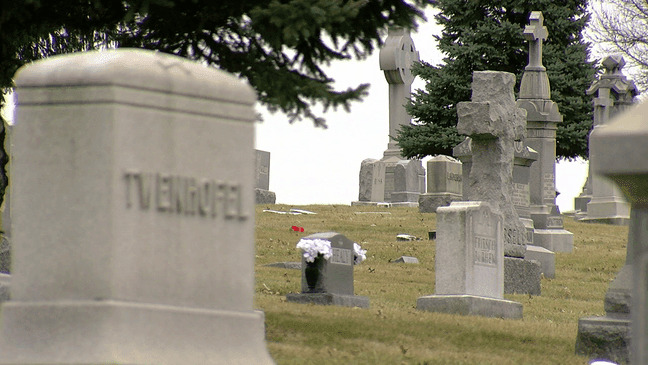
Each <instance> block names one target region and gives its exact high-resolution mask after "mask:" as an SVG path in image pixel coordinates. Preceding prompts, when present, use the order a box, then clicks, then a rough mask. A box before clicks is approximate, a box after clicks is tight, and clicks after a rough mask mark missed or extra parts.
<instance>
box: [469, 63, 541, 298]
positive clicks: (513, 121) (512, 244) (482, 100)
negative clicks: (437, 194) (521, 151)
mask: <svg viewBox="0 0 648 365" xmlns="http://www.w3.org/2000/svg"><path fill="white" fill-rule="evenodd" d="M514 84H515V77H514V76H513V75H512V74H509V73H503V72H493V71H483V72H474V73H473V84H472V88H473V94H472V100H473V101H472V102H461V103H459V104H458V105H457V114H458V116H459V123H458V124H457V130H458V131H459V133H461V134H464V135H467V136H469V137H470V149H471V151H472V160H471V161H472V163H471V164H470V165H469V168H470V173H469V175H468V183H467V184H465V185H464V189H465V190H464V194H463V197H464V200H467V201H486V202H489V203H490V204H491V206H492V207H493V209H494V210H496V211H497V212H499V213H501V214H502V215H503V219H504V220H503V225H504V255H505V256H507V258H506V259H505V260H504V271H505V276H504V292H505V293H528V294H534V295H540V291H541V286H540V264H539V263H537V262H533V261H526V260H524V256H525V254H526V245H527V240H526V237H527V234H526V231H527V229H526V227H525V226H524V224H523V222H522V221H521V220H520V217H519V215H518V213H517V211H516V209H515V206H514V204H513V201H512V198H511V192H512V190H513V164H514V156H515V145H516V141H520V140H522V139H523V138H524V134H525V132H526V129H525V128H524V126H525V113H526V111H525V110H524V109H520V108H517V107H516V105H515V97H514V95H513V86H514Z"/></svg>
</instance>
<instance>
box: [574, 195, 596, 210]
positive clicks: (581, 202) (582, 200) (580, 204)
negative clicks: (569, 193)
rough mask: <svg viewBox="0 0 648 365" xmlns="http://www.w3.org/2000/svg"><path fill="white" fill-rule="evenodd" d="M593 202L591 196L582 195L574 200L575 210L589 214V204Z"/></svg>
mask: <svg viewBox="0 0 648 365" xmlns="http://www.w3.org/2000/svg"><path fill="white" fill-rule="evenodd" d="M590 200H592V196H591V195H581V196H577V197H575V198H574V210H575V211H577V212H583V213H585V212H587V203H589V202H590Z"/></svg>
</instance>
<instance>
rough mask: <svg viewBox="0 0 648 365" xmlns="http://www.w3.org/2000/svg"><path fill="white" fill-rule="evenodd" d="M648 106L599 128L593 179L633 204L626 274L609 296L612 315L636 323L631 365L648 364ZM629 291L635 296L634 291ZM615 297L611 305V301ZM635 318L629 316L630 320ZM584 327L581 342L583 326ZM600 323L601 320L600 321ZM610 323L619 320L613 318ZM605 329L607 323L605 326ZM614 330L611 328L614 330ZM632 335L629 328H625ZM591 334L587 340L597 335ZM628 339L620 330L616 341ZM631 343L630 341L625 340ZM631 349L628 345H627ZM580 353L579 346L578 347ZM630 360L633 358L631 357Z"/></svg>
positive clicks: (593, 139)
mask: <svg viewBox="0 0 648 365" xmlns="http://www.w3.org/2000/svg"><path fill="white" fill-rule="evenodd" d="M646 115H648V103H642V104H640V105H639V106H638V107H636V108H633V109H630V110H628V111H627V112H626V113H625V114H623V115H621V116H619V117H618V118H617V119H615V120H614V121H612V122H611V123H610V124H608V125H606V126H603V127H600V128H596V129H595V130H594V132H593V133H592V135H591V138H590V151H591V154H592V157H593V158H592V173H593V174H601V175H604V176H606V177H608V178H610V179H612V180H613V181H614V182H615V183H616V184H617V185H618V186H619V188H620V189H621V191H622V192H623V194H624V196H625V197H626V199H627V200H628V201H629V202H630V204H631V214H630V228H629V232H628V254H627V258H626V265H625V266H624V267H623V268H622V269H621V271H620V272H619V275H617V278H616V279H615V281H614V282H612V283H611V284H610V289H609V290H608V294H606V301H605V306H606V312H608V315H607V316H606V317H604V318H602V319H601V321H600V322H604V321H605V320H606V319H607V318H608V317H610V311H609V309H608V308H609V306H610V304H612V305H617V306H618V307H619V309H616V310H614V312H616V313H621V314H623V316H621V317H620V318H618V319H619V320H621V319H623V320H626V321H627V320H628V319H630V323H631V324H630V328H631V331H630V333H631V336H630V364H632V365H640V364H648V160H646V156H648V123H647V121H646ZM628 288H629V290H628ZM610 294H613V297H612V298H611V299H613V300H608V296H610ZM628 312H629V315H628ZM591 319H592V318H585V319H581V320H580V321H579V338H580V337H581V334H582V333H583V332H584V331H582V329H584V328H583V326H582V324H583V323H582V322H583V321H585V322H591V321H590V320H591ZM594 319H596V318H594ZM610 319H615V317H612V318H610ZM601 324H604V323H601ZM613 325H614V324H610V326H609V327H612V326H613ZM623 325H624V326H626V329H627V322H625V323H623ZM592 333H593V332H592V331H587V332H586V334H592ZM620 333H622V332H621V331H620V330H616V331H615V333H613V335H618V334H620ZM626 339H627V336H626V337H625V338H624V340H626ZM623 344H624V345H625V346H626V349H627V340H626V342H625V343H623ZM577 350H578V345H577ZM626 354H627V352H626Z"/></svg>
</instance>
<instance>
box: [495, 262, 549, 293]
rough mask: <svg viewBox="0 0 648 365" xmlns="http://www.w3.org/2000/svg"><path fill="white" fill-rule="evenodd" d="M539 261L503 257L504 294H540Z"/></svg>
mask: <svg viewBox="0 0 648 365" xmlns="http://www.w3.org/2000/svg"><path fill="white" fill-rule="evenodd" d="M540 266H541V264H540V262H538V261H535V260H525V259H520V258H514V257H504V294H529V295H541V294H542V289H541V285H540V271H541V269H540Z"/></svg>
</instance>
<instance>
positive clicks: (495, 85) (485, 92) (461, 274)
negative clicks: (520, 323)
mask: <svg viewBox="0 0 648 365" xmlns="http://www.w3.org/2000/svg"><path fill="white" fill-rule="evenodd" d="M514 84H515V76H514V75H513V74H510V73H507V72H494V71H481V72H474V73H473V83H472V101H470V102H460V103H459V104H457V115H458V117H459V122H458V124H457V131H458V132H459V133H460V134H464V135H467V136H469V137H470V138H471V142H470V143H471V149H472V164H471V166H470V175H469V176H468V183H467V184H466V185H464V188H465V189H466V190H465V191H464V199H466V200H469V201H463V202H452V203H451V204H450V206H449V207H439V208H438V209H437V237H436V250H437V252H436V258H435V263H436V270H435V273H436V274H435V275H436V287H435V295H430V296H425V297H421V298H419V299H418V301H417V308H418V309H423V310H431V311H440V312H449V313H461V314H478V315H484V316H497V317H505V318H520V317H522V305H521V304H519V303H515V302H510V301H506V300H503V299H502V298H503V294H504V291H505V284H504V280H505V279H504V277H505V275H506V274H505V265H506V264H505V260H504V255H505V254H506V255H508V256H511V257H517V258H518V259H517V260H519V261H521V262H524V260H523V259H522V258H523V257H524V254H525V251H526V241H525V237H526V235H525V228H524V225H523V224H522V222H521V221H520V219H519V217H518V215H517V213H516V212H515V209H514V207H513V204H512V202H511V196H510V189H511V184H512V180H513V155H514V142H515V140H520V139H522V138H523V137H524V132H525V125H524V122H525V114H526V111H525V110H524V109H520V108H516V106H515V98H514V96H513V86H514ZM537 266H538V267H539V266H540V265H539V264H537ZM513 272H514V271H509V273H508V275H511V276H512V273H513ZM539 276H540V274H539V271H538V273H537V280H538V284H539V279H540V278H539ZM538 294H539V293H538ZM484 298H488V299H484Z"/></svg>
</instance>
